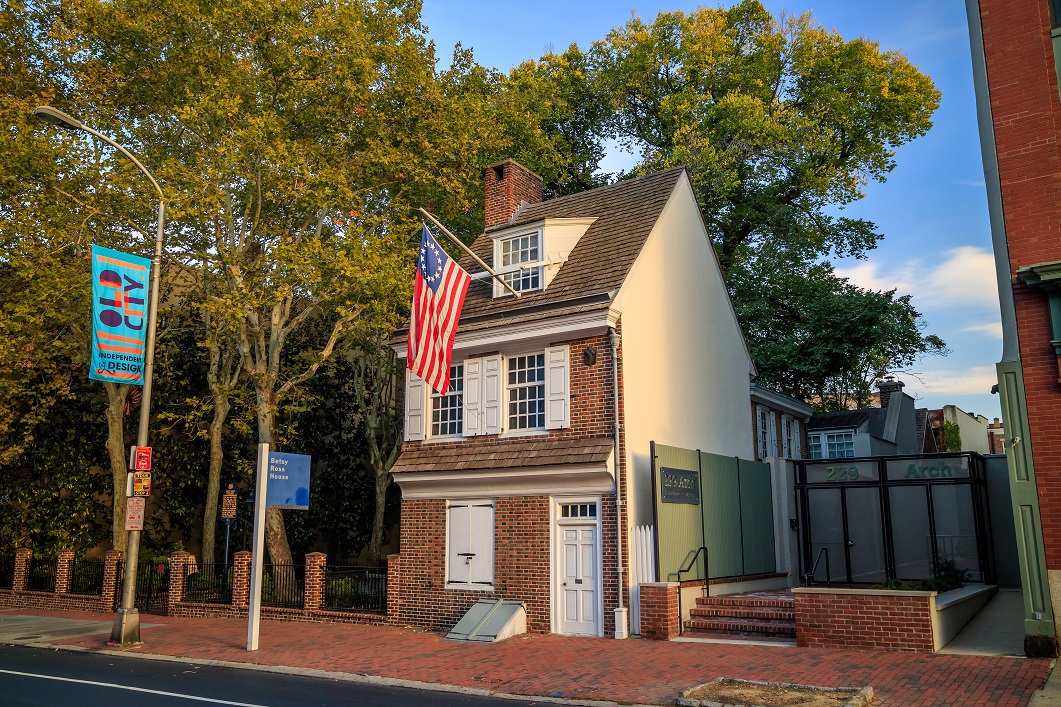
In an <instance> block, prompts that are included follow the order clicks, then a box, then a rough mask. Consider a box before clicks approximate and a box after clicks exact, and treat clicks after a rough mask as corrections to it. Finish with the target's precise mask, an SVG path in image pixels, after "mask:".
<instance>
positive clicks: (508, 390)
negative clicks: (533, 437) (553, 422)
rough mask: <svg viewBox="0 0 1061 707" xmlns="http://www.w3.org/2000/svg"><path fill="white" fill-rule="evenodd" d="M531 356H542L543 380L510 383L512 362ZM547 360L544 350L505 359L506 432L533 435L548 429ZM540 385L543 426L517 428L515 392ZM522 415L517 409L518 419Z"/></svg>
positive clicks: (538, 413) (504, 408) (540, 414)
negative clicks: (513, 410) (514, 409)
mask: <svg viewBox="0 0 1061 707" xmlns="http://www.w3.org/2000/svg"><path fill="white" fill-rule="evenodd" d="M531 356H534V357H538V356H540V357H541V359H542V366H541V380H540V381H536V382H534V383H527V382H523V383H519V382H516V383H509V380H508V379H509V366H510V365H512V362H513V361H515V360H516V359H519V358H529V357H531ZM547 358H548V357H547V356H546V353H545V351H542V350H538V351H531V352H528V353H520V354H514V355H512V356H506V357H505V359H504V361H503V368H504V371H503V373H502V376H503V386H504V391H505V394H504V406H503V410H502V412H503V417H504V420H505V429H506V430H508V431H510V432H512V433H533V432H541V431H545V430H546V429H548V428H547V427H546V425H547V419H546V418H547V416H546V410H545V406H546V403H547V402H548V400H549V391H548V386H547V385H546V380H545V379H546V372H547V371H548V370H549V364H548V361H547ZM535 368H537V366H535ZM527 370H530V369H529V368H528V369H527ZM568 376H569V377H570V371H569V372H568ZM539 385H540V386H541V389H542V397H541V398H540V400H539V403H540V406H541V408H540V409H539V410H538V412H537V413H536V415H538V416H541V421H542V424H541V425H536V426H534V427H517V426H516V425H514V424H513V420H512V413H511V412H510V409H511V405H512V404H513V403H517V405H518V403H519V401H514V400H512V393H513V391H516V390H520V389H522V388H530V387H536V386H539ZM520 414H521V413H519V411H518V409H517V412H516V417H517V418H518V417H519V416H520ZM522 414H523V415H529V414H530V413H522Z"/></svg>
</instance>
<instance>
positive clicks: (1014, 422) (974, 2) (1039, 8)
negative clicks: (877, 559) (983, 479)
mask: <svg viewBox="0 0 1061 707" xmlns="http://www.w3.org/2000/svg"><path fill="white" fill-rule="evenodd" d="M966 6H967V9H968V16H969V29H970V40H971V47H972V60H973V74H974V80H975V84H976V98H977V115H978V118H979V123H980V142H981V150H982V154H983V159H984V174H985V180H986V185H987V192H988V208H989V213H990V217H991V237H992V243H993V247H994V251H995V262H996V269H997V275H998V283H999V298H1000V303H1001V310H1002V328H1003V355H1002V361H1001V362H1000V363H999V364H998V392H999V397H1000V399H1001V403H1002V419H1003V421H1004V423H1005V431H1006V435H1007V437H1008V439H1009V441H1008V445H1007V449H1006V451H1007V455H1006V458H1007V464H1008V466H1009V472H1010V488H1011V495H1012V498H1013V511H1014V518H1015V527H1016V532H1017V541H1018V554H1019V556H1020V561H1021V575H1022V585H1023V589H1024V600H1025V624H1024V625H1025V635H1026V641H1025V648H1026V649H1027V650H1028V652H1029V654H1043V653H1053V652H1054V651H1055V650H1056V646H1057V641H1056V636H1057V626H1056V625H1055V623H1054V620H1055V617H1056V616H1057V614H1056V612H1055V610H1054V608H1053V607H1054V606H1056V605H1057V603H1058V601H1059V600H1061V382H1059V373H1061V370H1059V366H1061V201H1059V198H1058V197H1059V195H1061V140H1059V137H1061V97H1059V93H1058V71H1057V67H1058V64H1059V62H1061V3H1059V2H1057V1H1056V0H1052V1H1051V0H1026V1H1025V2H1012V1H1011V0H966ZM1051 597H1052V598H1053V600H1052V601H1051Z"/></svg>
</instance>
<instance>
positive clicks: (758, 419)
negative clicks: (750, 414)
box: [755, 405, 767, 459]
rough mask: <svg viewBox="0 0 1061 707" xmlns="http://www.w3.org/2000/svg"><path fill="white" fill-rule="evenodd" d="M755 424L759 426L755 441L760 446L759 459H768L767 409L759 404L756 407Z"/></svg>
mask: <svg viewBox="0 0 1061 707" xmlns="http://www.w3.org/2000/svg"><path fill="white" fill-rule="evenodd" d="M755 426H756V428H757V429H756V432H757V433H758V434H756V435H755V437H756V439H755V443H756V446H757V447H758V448H759V459H766V457H767V448H766V440H767V436H766V410H764V409H763V408H762V407H761V406H758V405H757V406H756V407H755Z"/></svg>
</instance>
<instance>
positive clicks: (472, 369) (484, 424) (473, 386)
mask: <svg viewBox="0 0 1061 707" xmlns="http://www.w3.org/2000/svg"><path fill="white" fill-rule="evenodd" d="M500 433H501V356H500V355H498V354H494V355H492V356H484V357H482V358H469V359H467V360H465V361H464V436H465V437H474V436H476V435H496V434H500Z"/></svg>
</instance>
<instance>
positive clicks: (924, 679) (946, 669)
mask: <svg viewBox="0 0 1061 707" xmlns="http://www.w3.org/2000/svg"><path fill="white" fill-rule="evenodd" d="M12 613H14V612H12ZM18 613H20V614H33V615H37V616H65V617H69V618H87V619H95V620H104V621H107V620H110V618H111V615H110V614H86V613H74V612H49V611H30V610H21V611H19V612H18ZM142 618H143V620H144V621H145V623H148V622H149V623H158V624H162V625H160V626H157V627H154V628H145V629H143V631H142V632H141V637H142V638H143V640H144V647H143V648H142V649H141V652H147V653H157V654H163V655H174V656H184V657H189V658H198V659H215V660H226V661H234V662H245V663H258V664H263V665H286V666H291V667H300V668H315V669H319V670H331V671H339V672H344V673H357V674H364V675H378V676H383V677H389V678H401V679H405V680H419V681H423V682H431V683H443V684H448V685H462V686H467V687H477V688H486V689H492V690H497V691H499V692H508V693H514V694H523V695H546V696H554V697H569V698H583V699H598V700H613V701H632V702H638V703H646V704H672V703H673V700H674V698H675V697H676V696H677V694H678V692H679V691H680V690H682V689H684V688H687V687H691V686H693V685H698V684H700V683H703V682H706V681H708V680H711V679H714V678H716V677H734V678H747V679H753V680H770V681H774V680H776V681H785V682H796V683H804V684H809V685H820V686H830V687H837V686H841V685H858V686H862V685H872V686H873V689H874V690H875V691H876V693H877V695H878V696H879V700H880V702H879V704H881V705H892V706H894V707H899V706H902V707H928V706H930V705H932V706H936V705H940V706H942V705H999V706H1000V707H1011V706H1014V707H1015V706H1017V705H1026V704H1027V702H1028V699H1029V698H1030V697H1031V694H1032V692H1034V691H1035V690H1036V689H1038V688H1039V687H1041V686H1042V684H1043V681H1044V680H1045V679H1046V676H1047V674H1048V673H1049V668H1050V661H1048V660H1032V659H1024V658H995V657H979V656H957V655H926V654H914V653H883V652H868V651H837V650H819V649H804V648H785V647H766V646H742V645H732V644H713V643H684V642H680V643H673V642H671V643H666V642H656V641H644V640H640V639H630V640H626V641H616V640H613V639H603V638H573V637H564V636H552V635H550V636H526V637H517V638H513V639H509V640H507V641H504V642H501V643H498V644H493V645H468V644H461V643H452V642H448V641H444V640H442V637H441V636H439V635H438V634H433V633H424V632H420V631H415V630H412V629H403V628H394V627H389V626H385V627H375V626H351V625H335V624H303V623H286V622H277V621H263V622H262V624H261V649H260V650H259V651H257V652H256V653H248V652H247V651H246V650H245V646H246V633H247V624H246V622H245V621H242V620H238V619H187V618H174V617H165V616H157V617H156V616H150V615H146V614H145V615H143V617H142ZM107 638H108V637H107V636H92V637H86V638H78V639H70V638H68V639H63V640H61V641H56V643H61V644H64V645H79V646H84V647H89V648H103V647H104V644H105V641H106V640H107Z"/></svg>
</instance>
